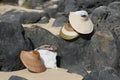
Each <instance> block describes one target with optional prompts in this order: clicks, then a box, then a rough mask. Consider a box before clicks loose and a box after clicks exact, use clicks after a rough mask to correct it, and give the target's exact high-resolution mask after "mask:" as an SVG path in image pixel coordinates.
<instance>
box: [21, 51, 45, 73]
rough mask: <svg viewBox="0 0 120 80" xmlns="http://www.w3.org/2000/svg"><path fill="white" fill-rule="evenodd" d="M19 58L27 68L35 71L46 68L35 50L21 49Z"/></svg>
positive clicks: (41, 70) (38, 71) (42, 70)
mask: <svg viewBox="0 0 120 80" xmlns="http://www.w3.org/2000/svg"><path fill="white" fill-rule="evenodd" d="M20 59H21V61H22V62H23V64H24V65H25V67H27V69H28V70H30V71H32V72H36V73H40V72H44V71H45V70H46V68H45V65H44V63H43V61H42V60H41V59H40V56H39V52H37V51H34V50H33V51H21V54H20Z"/></svg>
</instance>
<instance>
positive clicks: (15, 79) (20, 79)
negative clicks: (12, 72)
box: [8, 76, 27, 80]
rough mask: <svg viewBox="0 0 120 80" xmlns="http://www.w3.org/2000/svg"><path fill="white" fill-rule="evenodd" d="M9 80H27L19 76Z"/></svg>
mask: <svg viewBox="0 0 120 80" xmlns="http://www.w3.org/2000/svg"><path fill="white" fill-rule="evenodd" d="M8 80H27V79H25V78H23V77H19V76H11V77H10V78H9V79H8Z"/></svg>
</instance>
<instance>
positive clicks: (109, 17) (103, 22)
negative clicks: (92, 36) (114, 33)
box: [91, 2, 120, 31]
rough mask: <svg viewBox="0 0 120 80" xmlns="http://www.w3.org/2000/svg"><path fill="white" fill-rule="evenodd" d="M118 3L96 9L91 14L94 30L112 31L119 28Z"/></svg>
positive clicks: (119, 5)
mask: <svg viewBox="0 0 120 80" xmlns="http://www.w3.org/2000/svg"><path fill="white" fill-rule="evenodd" d="M118 7H120V2H113V3H111V4H109V5H108V7H107V6H101V7H98V8H96V9H95V10H94V11H93V12H92V16H91V19H92V21H93V23H94V24H95V25H96V27H97V28H96V29H101V30H102V29H105V28H107V29H108V30H110V31H111V30H112V29H114V28H115V27H118V26H119V24H120V23H119V22H120V16H119V15H120V11H119V8H118Z"/></svg>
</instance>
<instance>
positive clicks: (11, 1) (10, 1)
mask: <svg viewBox="0 0 120 80" xmlns="http://www.w3.org/2000/svg"><path fill="white" fill-rule="evenodd" d="M1 1H3V2H4V3H7V4H17V2H18V0H1Z"/></svg>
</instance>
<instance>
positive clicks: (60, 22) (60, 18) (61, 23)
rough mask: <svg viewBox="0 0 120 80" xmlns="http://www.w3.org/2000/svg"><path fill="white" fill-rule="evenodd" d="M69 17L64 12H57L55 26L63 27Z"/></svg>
mask: <svg viewBox="0 0 120 80" xmlns="http://www.w3.org/2000/svg"><path fill="white" fill-rule="evenodd" d="M67 21H68V20H67V18H66V17H65V15H64V14H63V13H57V14H56V20H55V21H54V23H53V26H55V27H62V26H64V25H65V24H66V23H67Z"/></svg>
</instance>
